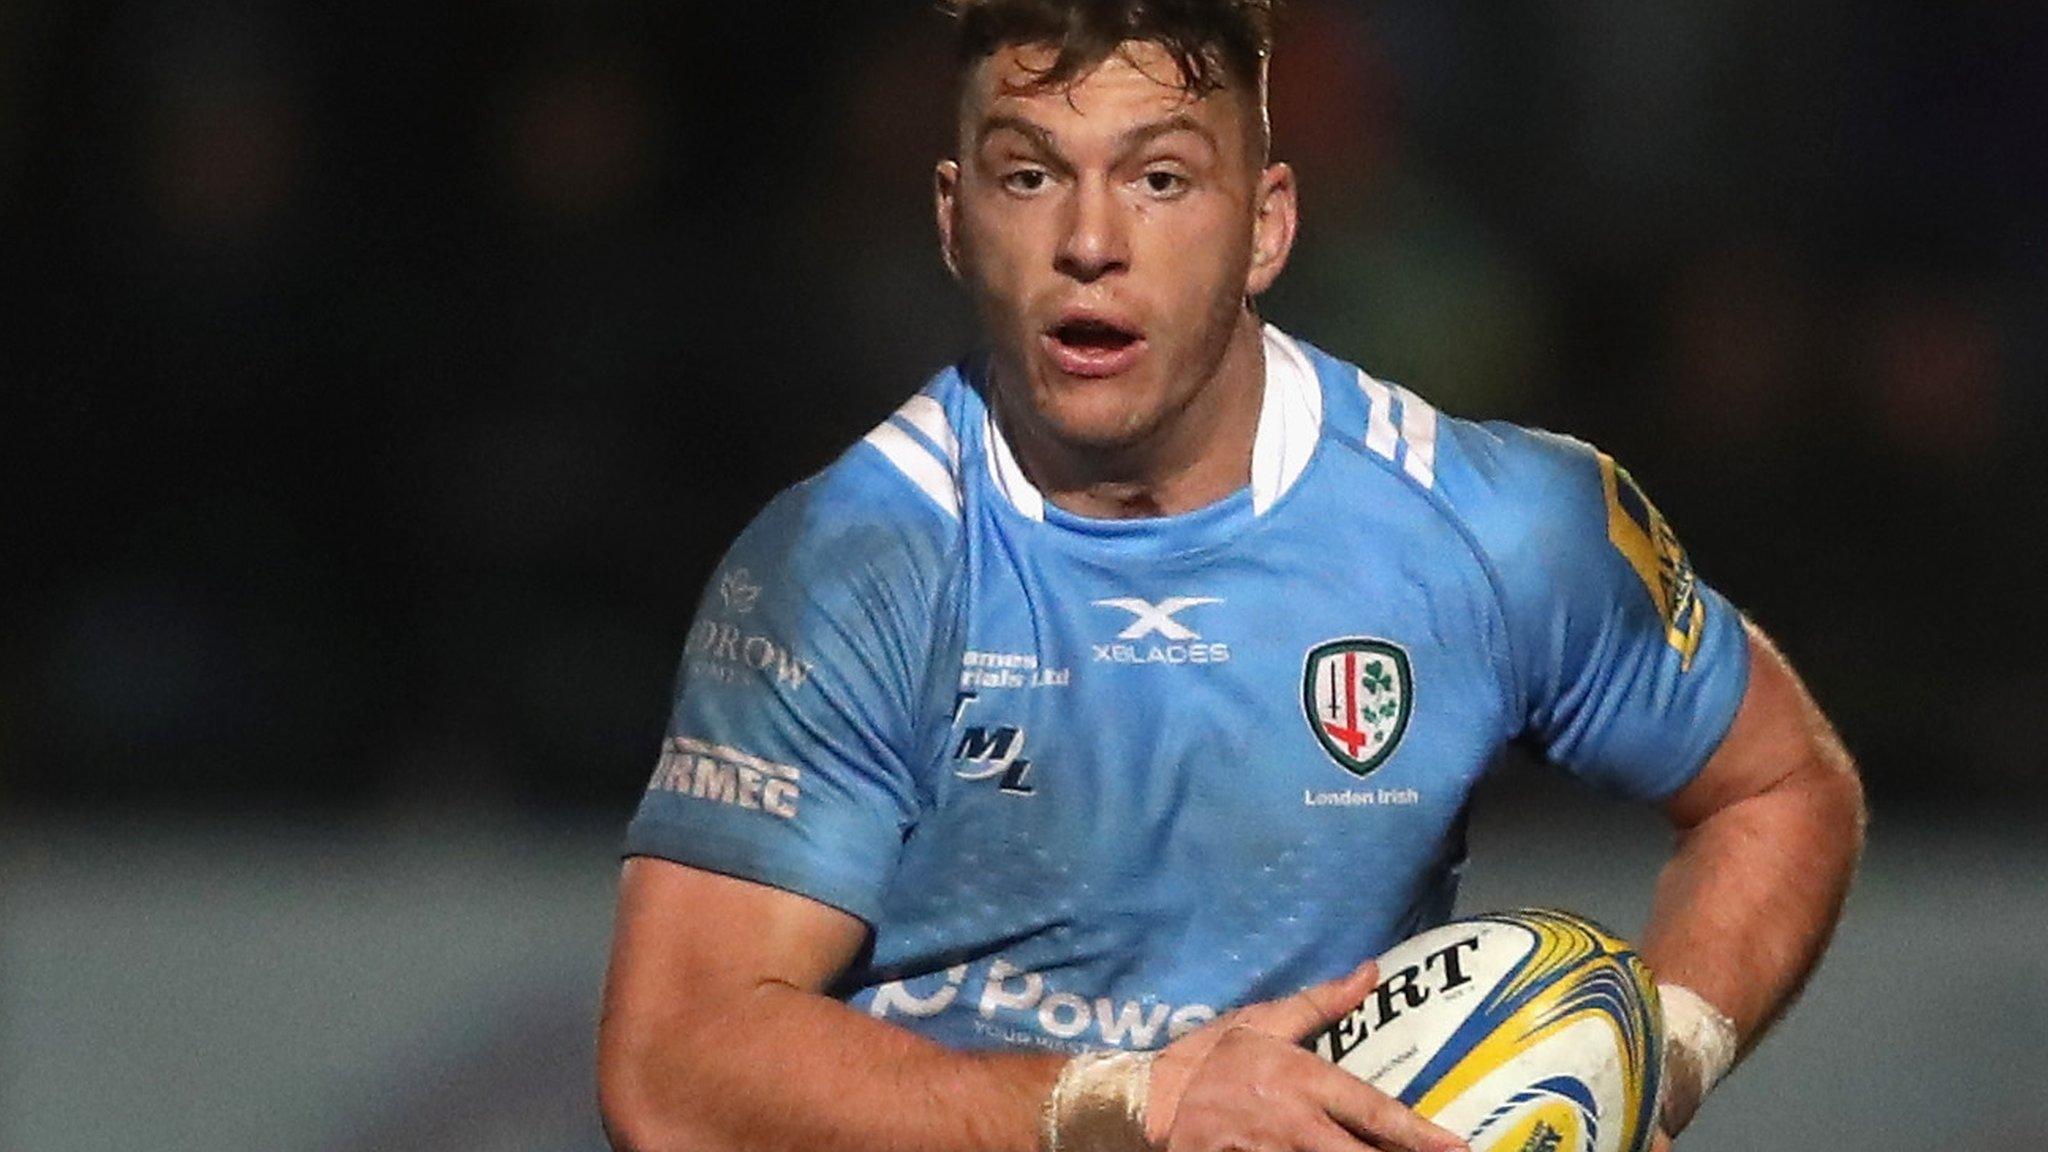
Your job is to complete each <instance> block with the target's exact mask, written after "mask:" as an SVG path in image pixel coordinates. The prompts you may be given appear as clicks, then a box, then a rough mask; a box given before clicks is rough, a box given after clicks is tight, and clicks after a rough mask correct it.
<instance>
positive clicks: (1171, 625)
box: [1095, 596, 1223, 640]
mask: <svg viewBox="0 0 2048 1152" xmlns="http://www.w3.org/2000/svg"><path fill="white" fill-rule="evenodd" d="M1221 603H1223V600H1222V598H1221V597H1217V596H1168V597H1167V598H1166V599H1164V600H1161V601H1160V602H1159V603H1157V604H1153V603H1151V602H1150V601H1147V600H1140V599H1138V598H1137V597H1135V596H1119V597H1116V598H1114V599H1110V600H1097V601H1096V602H1095V606H1096V607H1098V608H1121V609H1123V610H1124V611H1126V612H1129V613H1130V614H1131V615H1133V616H1135V617H1137V619H1135V620H1133V621H1131V626H1130V627H1128V628H1126V629H1124V630H1123V631H1121V632H1119V633H1117V634H1116V638H1117V639H1119V640H1139V639H1143V638H1144V637H1146V636H1150V635H1151V634H1152V633H1154V632H1157V633H1159V634H1160V635H1161V636H1164V637H1166V638H1167V639H1168V640H1200V639H1201V638H1202V634H1201V633H1200V632H1197V631H1195V630H1194V629H1193V628H1190V627H1188V626H1187V625H1185V624H1182V623H1180V622H1179V621H1177V620H1175V619H1174V618H1173V617H1174V614H1175V613H1177V612H1182V611H1185V610H1187V609H1189V608H1193V607H1195V606H1196V605H1198V604H1221Z"/></svg>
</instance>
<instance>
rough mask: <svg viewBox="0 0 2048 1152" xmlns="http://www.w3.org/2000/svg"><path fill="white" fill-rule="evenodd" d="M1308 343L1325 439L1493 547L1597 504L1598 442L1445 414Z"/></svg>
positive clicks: (1422, 398) (1418, 396)
mask: <svg viewBox="0 0 2048 1152" xmlns="http://www.w3.org/2000/svg"><path fill="white" fill-rule="evenodd" d="M1301 347H1302V348H1303V349H1304V350H1305V352H1306V354H1307V355H1308V358H1309V359H1310V361H1311V362H1312V363H1313V364H1314V365H1315V367H1316V371H1317V374H1318V375H1319V376H1321V378H1322V380H1323V386H1324V395H1325V397H1326V408H1327V410H1328V416H1327V418H1326V422H1325V434H1326V437H1327V438H1329V439H1331V440H1333V441H1335V442H1336V443H1337V444H1339V445H1341V446H1342V447H1343V448H1344V449H1345V450H1347V451H1349V452H1350V453H1352V454H1353V455H1355V456H1357V457H1359V458H1362V459H1364V460H1367V461H1370V462H1371V463H1373V464H1375V465H1377V467H1378V469H1379V470H1380V471H1382V472H1384V473H1386V474H1388V475H1389V476H1391V477H1394V478H1396V486H1397V487H1399V488H1404V489H1406V490H1408V491H1409V492H1410V493H1411V494H1412V495H1413V496H1414V497H1416V498H1418V499H1420V500H1422V501H1424V502H1426V503H1428V504H1430V505H1431V506H1433V507H1434V509H1435V511H1436V512H1437V513H1438V514H1439V515H1441V516H1443V517H1445V518H1447V519H1449V520H1451V521H1453V522H1454V523H1455V524H1456V525H1457V526H1458V528H1459V529H1460V530H1461V531H1462V532H1463V533H1464V534H1466V535H1468V536H1471V537H1474V538H1475V544H1479V545H1485V546H1487V549H1488V550H1489V551H1491V549H1492V547H1495V546H1499V545H1502V544H1507V543H1510V542H1511V541H1510V540H1509V539H1508V537H1511V536H1513V535H1515V534H1517V533H1519V532H1523V531H1526V530H1528V529H1530V528H1531V527H1532V526H1534V525H1535V524H1537V523H1540V522H1541V521H1543V520H1544V519H1546V518H1547V517H1551V516H1560V515H1561V516H1572V515H1576V514H1585V513H1588V512H1592V511H1597V510H1598V508H1599V505H1600V491H1601V485H1600V476H1601V468H1602V466H1603V465H1602V462H1603V461H1604V460H1605V457H1603V456H1602V455H1601V454H1600V453H1599V452H1598V451H1597V450H1596V449H1594V448H1593V447H1592V446H1591V445H1589V444H1586V443H1585V442H1583V441H1580V440H1575V439H1573V438H1572V437H1570V436H1563V435H1559V434H1557V433H1554V432H1546V431H1541V430H1538V429H1531V428H1525V427H1522V426H1520V425H1517V424H1510V423H1506V422H1503V421H1485V422H1481V421H1475V420H1469V419H1465V418H1462V417H1459V416H1455V415H1451V414H1449V413H1446V412H1442V411H1440V410H1439V409H1438V408H1437V407H1436V406H1435V405H1434V404H1432V403H1430V401H1429V400H1428V399H1427V397H1426V396H1424V395H1422V394H1420V393H1418V392H1416V391H1414V390H1412V389H1410V388H1407V387H1405V386H1403V385H1401V384H1398V383H1395V382H1393V381H1390V380H1383V379H1380V378H1378V377H1375V376H1373V375H1372V374H1371V373H1369V372H1367V371H1365V370H1364V369H1362V368H1359V367H1357V366H1355V365H1352V364H1350V363H1347V362H1345V361H1343V360H1339V359H1337V358H1336V357H1334V356H1331V355H1329V354H1328V353H1325V352H1323V351H1321V350H1319V349H1316V348H1314V347H1313V346H1310V345H1308V344H1306V343H1303V344H1301ZM1610 463H1611V462H1610Z"/></svg>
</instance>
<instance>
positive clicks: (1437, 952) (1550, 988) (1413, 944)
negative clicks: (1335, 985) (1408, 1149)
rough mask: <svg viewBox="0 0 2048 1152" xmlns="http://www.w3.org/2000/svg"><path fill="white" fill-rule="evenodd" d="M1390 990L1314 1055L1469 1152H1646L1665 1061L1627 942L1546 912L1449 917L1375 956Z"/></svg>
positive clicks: (1649, 998) (1331, 1031)
mask: <svg viewBox="0 0 2048 1152" xmlns="http://www.w3.org/2000/svg"><path fill="white" fill-rule="evenodd" d="M1379 974H1380V982H1379V986H1378V987H1376V988H1374V989H1373V992H1372V995H1370V996H1368V997H1366V999H1365V1002H1364V1003H1363V1004H1360V1005H1359V1006H1358V1007H1357V1009H1355V1010H1354V1011H1352V1012H1351V1013H1349V1014H1347V1015H1346V1016H1345V1017H1344V1018H1342V1019H1340V1020H1338V1021H1337V1022H1336V1023H1335V1024H1333V1025H1331V1026H1330V1027H1329V1028H1328V1029H1326V1030H1325V1031H1323V1032H1321V1033H1319V1034H1318V1035H1316V1036H1314V1037H1313V1038H1311V1039H1310V1040H1309V1041H1308V1042H1307V1043H1308V1045H1309V1046H1310V1047H1311V1048H1312V1049H1313V1050H1314V1051H1315V1052H1316V1053H1317V1054H1319V1055H1321V1056H1322V1057H1323V1058H1324V1059H1326V1060H1329V1061H1331V1062H1333V1063H1335V1064H1336V1065H1337V1066H1338V1067H1340V1068H1343V1069H1345V1070H1346V1071H1348V1072H1350V1073H1352V1074H1353V1075H1355V1076H1358V1077H1360V1078H1361V1079H1363V1080H1365V1081H1367V1082H1368V1083H1370V1084H1372V1085H1373V1086H1374V1087H1376V1088H1378V1089H1379V1090H1380V1091H1382V1092H1385V1093H1386V1094H1388V1095H1389V1096H1392V1097H1394V1098H1395V1099H1397V1100H1399V1101H1401V1102H1402V1103H1403V1104H1406V1105H1408V1106H1409V1107H1411V1108H1413V1109H1415V1110H1416V1111H1417V1112H1419V1113H1421V1114H1422V1115H1423V1116H1424V1117H1426V1118H1428V1119H1429V1120H1431V1121H1433V1122H1435V1123H1436V1124H1438V1125H1440V1126H1442V1127H1444V1128H1447V1129H1449V1130H1450V1131H1452V1132H1454V1133H1457V1134H1458V1136H1460V1137H1461V1138H1463V1139H1464V1140H1465V1141H1466V1142H1467V1143H1469V1144H1470V1145H1471V1148H1472V1152H1643V1150H1645V1149H1647V1148H1649V1146H1650V1139H1651V1137H1652V1135H1653V1134H1654V1132H1655V1128H1656V1115H1657V1088H1658V1078H1659V1076H1660V1074H1661V1072H1662V1067H1663V1061H1662V1058H1661V1057H1662V1053H1663V1050H1664V1035H1663V1012H1662V1010H1661V1009H1660V1007H1659V1006H1658V1003H1657V986H1656V983H1655V981H1654V980H1652V979H1651V977H1650V972H1649V969H1648V968H1646V967H1644V965H1643V962H1642V959H1641V957H1639V956H1637V955H1636V951H1635V948H1634V947H1633V946H1631V945H1630V944H1629V943H1628V942H1627V941H1625V940H1622V939H1621V938H1619V937H1617V936H1615V935H1613V934H1611V933H1609V932H1608V931H1607V930H1606V929H1604V928H1602V927H1600V926H1599V925H1597V924H1595V923H1593V922H1592V921H1590V920H1587V919H1585V918H1583V917H1580V916H1574V915H1572V914H1571V913H1568V912H1557V911H1552V910H1547V909H1526V910H1523V911H1520V912H1502V913H1489V914H1486V915H1480V916H1472V917H1468V918H1466V919H1463V920H1454V921H1452V922H1451V923H1449V924H1445V925H1443V926H1442V927H1439V928H1432V929H1430V930H1429V931H1427V932H1423V933H1421V934H1420V935H1417V936H1414V937H1412V938H1410V939H1408V940H1405V941H1403V942H1401V943H1400V944H1398V945H1395V946H1394V948H1393V949H1391V950H1390V951H1388V952H1387V953H1386V954H1385V955H1383V956H1381V957H1380V972H1379Z"/></svg>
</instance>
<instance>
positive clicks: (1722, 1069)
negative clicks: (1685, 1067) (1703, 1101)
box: [1657, 984, 1740, 1099]
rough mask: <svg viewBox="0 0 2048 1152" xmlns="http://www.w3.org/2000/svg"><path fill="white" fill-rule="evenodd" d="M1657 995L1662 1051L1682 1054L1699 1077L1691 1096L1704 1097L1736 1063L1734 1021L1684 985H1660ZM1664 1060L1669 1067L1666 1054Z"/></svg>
mask: <svg viewBox="0 0 2048 1152" xmlns="http://www.w3.org/2000/svg"><path fill="white" fill-rule="evenodd" d="M1657 997H1658V999H1660V1000H1662V1001H1663V1002H1664V1050H1665V1052H1666V1053H1667V1054H1668V1053H1670V1052H1671V1051H1672V1049H1674V1048H1675V1049H1677V1050H1679V1051H1680V1052H1682V1053H1684V1055H1685V1057H1686V1061H1687V1063H1688V1064H1689V1065H1690V1068H1691V1069H1692V1070H1694V1071H1696V1072H1697V1073H1698V1076H1699V1084H1698V1085H1697V1089H1696V1091H1697V1095H1696V1096H1695V1097H1694V1098H1695V1099H1698V1098H1700V1097H1704V1096H1705V1095H1706V1094H1707V1091H1708V1090H1709V1089H1711V1088H1712V1087H1713V1086H1714V1085H1716V1084H1719V1083H1720V1082H1721V1078H1722V1077H1724V1076H1726V1075H1728V1070H1729V1069H1730V1068H1733V1067H1734V1066H1735V1050H1736V1048H1737V1046H1738V1044H1739V1042H1740V1038H1739V1037H1737V1036H1736V1034H1735V1022H1734V1021H1733V1020H1730V1019H1728V1017H1727V1016H1726V1015H1724V1014H1723V1013H1722V1012H1721V1010H1720V1009H1719V1008H1716V1007H1714V1006H1713V1005H1712V1004H1709V1003H1707V1001H1706V1000H1705V999H1703V998H1702V997H1701V996H1700V994H1699V993H1697V992H1694V991H1693V990H1692V989H1690V988H1687V987H1686V986H1685V985H1683V984H1659V985H1658V986H1657ZM1664 1063H1665V1067H1666V1068H1669V1067H1670V1066H1671V1060H1670V1058H1669V1056H1668V1055H1667V1056H1666V1059H1665V1062H1664Z"/></svg>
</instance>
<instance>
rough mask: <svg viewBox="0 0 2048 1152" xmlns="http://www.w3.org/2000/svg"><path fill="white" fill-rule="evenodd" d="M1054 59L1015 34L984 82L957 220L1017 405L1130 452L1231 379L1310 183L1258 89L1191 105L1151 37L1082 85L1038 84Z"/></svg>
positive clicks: (952, 225)
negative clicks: (1275, 132) (1283, 161)
mask: <svg viewBox="0 0 2048 1152" xmlns="http://www.w3.org/2000/svg"><path fill="white" fill-rule="evenodd" d="M1052 56H1053V51H1052V49H1050V48H1046V47H1043V46H1035V45H1024V46H1011V47H1005V48H1003V49H1000V50H998V51H997V52H996V53H995V54H994V55H992V56H991V57H989V58H988V59H986V60H983V61H982V62H981V63H980V64H979V65H977V66H976V68H975V70H974V72H973V73H972V74H971V75H970V76H969V77H968V89H967V92H966V94H965V96H964V98H963V100H962V102H961V122H960V140H959V148H960V156H959V160H958V161H957V162H954V161H946V162H943V163H941V164H940V165H939V172H938V182H937V192H938V209H939V227H940V232H941V234H942V237H943V239H944V241H945V249H946V257H947V263H948V264H949V265H950V266H951V267H952V268H953V270H954V272H955V274H956V275H958V276H959V278H960V279H961V281H962V282H963V283H964V284H965V285H966V286H967V288H968V290H969V291H970V292H971V293H972V294H973V296H974V299H975V305H976V308H977V311H978V312H979V314H980V316H981V320H982V323H983V325H984V327H985V328H986V330H987V333H988V336H989V339H990V340H991V341H992V343H993V346H994V351H995V354H996V357H997V372H998V380H999V381H1000V386H1001V388H1003V389H1004V390H1005V393H1006V409H1007V410H1008V411H1009V412H1010V413H1011V414H1012V415H1013V416H1014V417H1016V418H1019V419H1025V420H1029V421H1031V422H1032V423H1033V424H1034V425H1036V426H1037V427H1036V428H1035V429H1034V430H1035V431H1039V432H1042V433H1044V434H1047V435H1050V436H1051V437H1053V438H1054V439H1056V440H1058V441H1060V442H1062V443H1064V444H1066V445H1068V446H1069V447H1074V448H1083V449H1095V450H1115V449H1119V448H1124V447H1128V446H1131V445H1135V444H1139V443H1142V442H1143V441H1144V440H1145V439H1146V437H1148V436H1149V435H1150V434H1151V433H1153V432H1155V431H1157V430H1158V429H1160V428H1161V427H1162V426H1163V425H1164V424H1166V423H1167V422H1169V421H1170V420H1171V419H1172V418H1173V416H1174V414H1175V413H1177V412H1180V411H1182V410H1183V409H1185V408H1186V407H1187V406H1188V405H1189V403H1190V402H1191V401H1193V400H1194V399H1195V398H1196V397H1197V396H1198V395H1199V394H1200V392H1201V390H1202V389H1203V387H1204V386H1205V385H1206V384H1208V383H1209V382H1210V381H1211V379H1212V378H1213V377H1215V375H1216V372H1217V367H1218V365H1219V364H1220V363H1221V362H1222V360H1223V357H1224V353H1225V351H1226V349H1227V348H1228V346H1229V344H1230V341H1231V339H1232V335H1233V332H1234V331H1235V330H1237V329H1238V328H1239V326H1240V323H1241V322H1245V321H1248V319H1249V318H1248V316H1247V313H1246V308H1245V299H1246V297H1248V296H1251V295H1256V294H1258V293H1259V292H1262V291H1264V290H1265V289H1266V287H1267V286H1268V285H1270V284H1271V283H1272V281H1273V278H1274V277H1275V276H1277V275H1278V274H1279V271H1280V266H1281V265H1282V264H1283V263H1284V262H1285V260H1286V253H1287V248H1288V245H1289V244H1291V243H1292V240H1293V232H1294V200H1293V183H1292V177H1291V175H1290V174H1289V173H1288V171H1287V169H1286V168H1285V167H1284V166H1280V165H1275V166H1273V167H1271V168H1263V167H1262V164H1263V156H1262V155H1261V154H1260V151H1259V145H1258V143H1257V142H1258V140H1259V139H1260V138H1261V137H1260V131H1259V129H1260V125H1259V122H1258V121H1257V120H1255V119H1254V117H1257V116H1259V115H1260V114H1261V113H1260V110H1259V107H1258V104H1257V101H1256V97H1255V96H1253V95H1251V94H1250V93H1248V92H1246V91H1243V90H1240V89H1223V90H1218V91H1214V92H1211V93H1209V94H1208V95H1206V96H1203V97H1200V98H1190V96H1189V95H1188V93H1187V92H1186V91H1185V90H1184V89H1183V88H1182V87H1181V85H1180V84H1179V83H1178V80H1179V77H1180V74H1179V72H1178V70H1177V69H1176V67H1175V65H1174V63H1173V61H1172V59H1171V58H1170V57H1169V56H1168V55H1167V54H1166V53H1165V52H1164V51H1163V50H1162V49H1160V48H1159V47H1158V46H1157V45H1154V44H1150V43H1145V42H1132V43H1129V44H1126V45H1124V47H1123V49H1122V50H1121V51H1120V52H1118V53H1116V54H1114V55H1112V56H1110V57H1109V59H1107V60H1106V61H1104V62H1103V64H1102V65H1101V66H1099V67H1097V68H1096V69H1095V70H1094V71H1093V72H1090V73H1088V74H1087V75H1085V76H1083V77H1082V78H1081V79H1080V80H1079V81H1077V82H1076V83H1074V84H1073V85H1072V86H1071V87H1069V88H1064V89H1051V90H1039V89H1033V88H1028V87H1025V85H1027V84H1028V83H1029V81H1030V80H1031V79H1032V76H1033V71H1032V69H1034V68H1042V67H1044V66H1045V65H1046V64H1048V63H1049V62H1050V61H1051V59H1052ZM1254 331H1255V330H1254Z"/></svg>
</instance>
